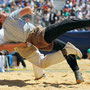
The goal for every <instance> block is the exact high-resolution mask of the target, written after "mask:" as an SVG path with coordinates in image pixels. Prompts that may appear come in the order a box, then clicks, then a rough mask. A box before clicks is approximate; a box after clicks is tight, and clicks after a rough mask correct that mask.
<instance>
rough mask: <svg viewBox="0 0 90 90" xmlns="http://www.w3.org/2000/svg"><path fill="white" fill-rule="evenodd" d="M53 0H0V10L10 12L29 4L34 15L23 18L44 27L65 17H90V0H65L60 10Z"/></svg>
mask: <svg viewBox="0 0 90 90" xmlns="http://www.w3.org/2000/svg"><path fill="white" fill-rule="evenodd" d="M54 1H55V0H0V11H3V12H6V13H8V14H10V13H11V12H12V11H14V10H16V9H18V8H24V7H26V6H29V7H31V8H33V9H34V10H35V15H33V16H30V15H26V16H24V17H23V19H25V20H27V21H30V22H32V23H33V24H35V25H38V24H40V25H42V26H44V27H46V26H48V25H49V24H53V23H56V22H61V21H62V20H65V19H68V18H70V19H83V18H87V19H88V18H90V0H66V1H65V4H64V5H63V7H62V9H61V10H58V9H55V8H54V6H55V5H54Z"/></svg>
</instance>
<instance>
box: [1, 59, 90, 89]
mask: <svg viewBox="0 0 90 90" xmlns="http://www.w3.org/2000/svg"><path fill="white" fill-rule="evenodd" d="M25 62H26V64H27V69H20V70H18V69H15V70H14V71H11V72H5V73H0V90H90V60H87V59H82V60H78V64H79V67H80V71H81V72H82V75H83V77H84V79H85V82H83V83H81V84H76V81H75V77H74V74H73V72H72V70H71V69H70V68H69V66H68V64H67V63H66V61H63V62H62V63H59V64H57V65H54V66H51V67H49V68H47V69H45V71H46V74H47V76H48V78H42V79H40V80H38V81H37V80H34V73H33V68H32V64H31V63H30V62H28V61H25ZM20 67H22V66H20Z"/></svg>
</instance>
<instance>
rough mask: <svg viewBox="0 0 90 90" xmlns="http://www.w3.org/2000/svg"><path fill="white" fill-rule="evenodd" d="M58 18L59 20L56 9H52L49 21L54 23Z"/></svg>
mask: <svg viewBox="0 0 90 90" xmlns="http://www.w3.org/2000/svg"><path fill="white" fill-rule="evenodd" d="M56 20H57V16H56V14H55V12H54V10H51V11H50V16H49V23H50V24H54V23H55V22H56Z"/></svg>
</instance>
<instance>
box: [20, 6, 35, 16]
mask: <svg viewBox="0 0 90 90" xmlns="http://www.w3.org/2000/svg"><path fill="white" fill-rule="evenodd" d="M33 11H34V10H33V9H32V8H30V7H29V6H27V7H25V8H23V9H22V10H21V12H20V15H21V16H24V15H27V14H30V15H33V14H34V12H33Z"/></svg>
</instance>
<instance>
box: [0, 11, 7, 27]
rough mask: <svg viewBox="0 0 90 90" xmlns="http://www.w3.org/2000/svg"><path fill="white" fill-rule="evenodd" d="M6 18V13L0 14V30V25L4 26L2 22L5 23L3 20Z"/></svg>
mask: <svg viewBox="0 0 90 90" xmlns="http://www.w3.org/2000/svg"><path fill="white" fill-rule="evenodd" d="M7 16H8V14H7V13H4V12H0V28H1V27H2V25H3V24H4V21H5V19H6V17H7Z"/></svg>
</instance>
